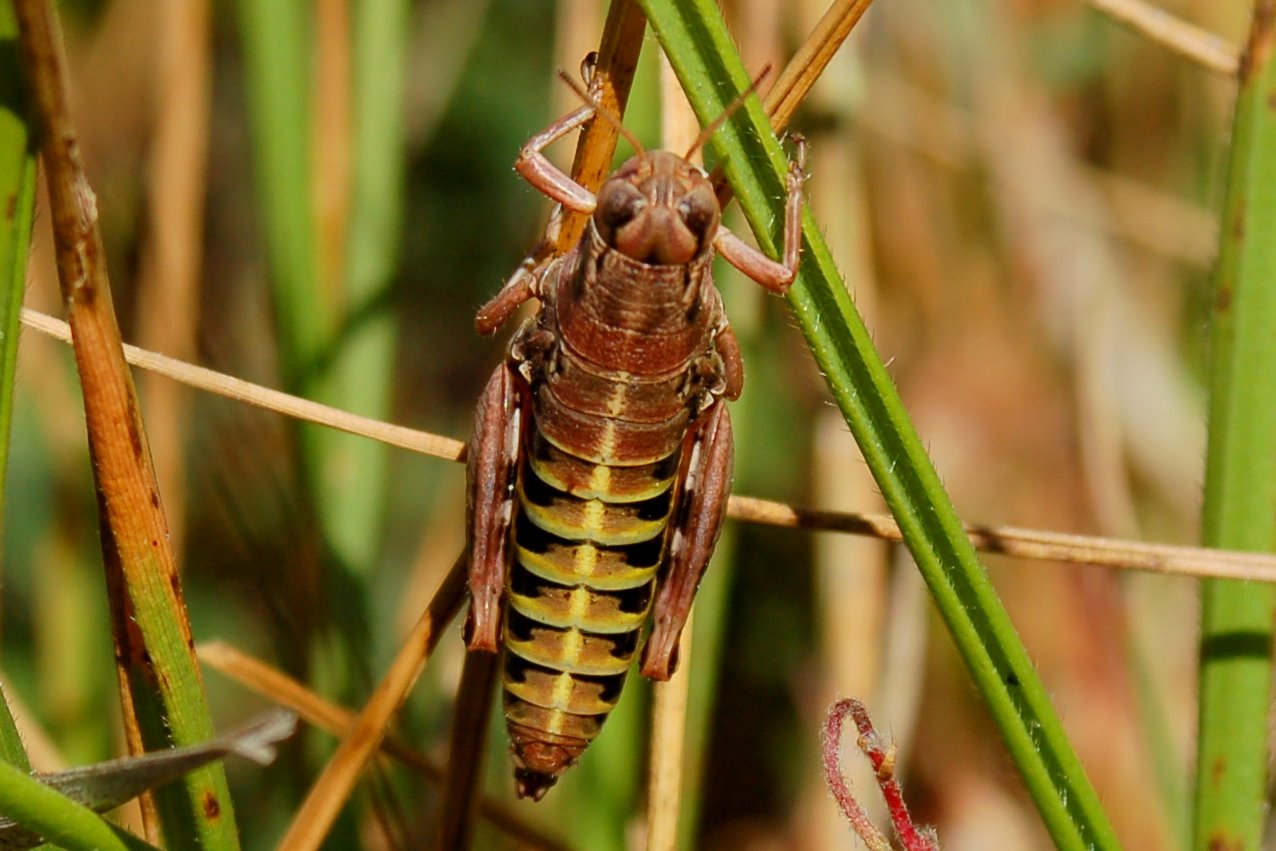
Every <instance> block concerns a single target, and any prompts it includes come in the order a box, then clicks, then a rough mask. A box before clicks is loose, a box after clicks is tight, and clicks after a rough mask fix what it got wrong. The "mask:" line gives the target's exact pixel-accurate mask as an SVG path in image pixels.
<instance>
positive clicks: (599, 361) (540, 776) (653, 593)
mask: <svg viewBox="0 0 1276 851" xmlns="http://www.w3.org/2000/svg"><path fill="white" fill-rule="evenodd" d="M591 115H592V109H591V108H589V107H586V108H584V109H582V110H578V111H577V112H576V113H573V114H572V115H570V116H568V117H567V118H565V119H563V120H561V121H559V122H557V123H556V124H555V125H552V126H551V127H550V128H549V129H548V130H546V131H545V132H544V133H542V134H540V135H539V136H537V137H536V138H534V139H533V140H532V141H531V142H530V143H529V144H528V146H527V147H526V148H525V149H524V152H523V155H522V156H521V157H520V160H519V164H518V168H519V170H520V172H522V173H523V174H524V175H525V176H526V177H527V178H528V180H529V181H530V182H532V183H533V185H535V186H537V187H538V188H541V189H542V190H543V191H545V192H546V193H547V194H549V195H550V196H551V197H554V198H556V199H557V200H559V201H560V202H562V203H564V204H565V205H567V206H570V207H572V208H573V209H580V210H582V211H583V212H592V213H593V215H592V216H591V219H590V222H589V225H588V228H587V231H586V234H585V236H584V237H583V239H582V241H581V243H580V244H579V245H578V246H577V247H576V248H575V249H574V250H573V251H572V252H570V253H568V254H567V255H565V256H563V257H560V258H556V259H552V260H549V261H545V262H543V263H539V264H528V263H525V264H524V266H523V267H521V268H520V270H519V271H518V272H516V273H515V275H514V277H513V278H511V280H510V282H509V283H508V284H507V285H506V287H505V288H504V289H503V290H502V292H501V293H500V294H499V295H498V296H497V297H496V298H495V299H494V300H493V301H492V302H491V303H489V305H487V306H485V307H484V308H483V310H482V311H481V312H480V314H479V322H478V324H479V327H480V330H481V331H491V330H495V328H496V327H498V326H499V325H500V324H501V323H502V322H503V321H504V320H505V319H506V318H507V317H508V316H509V314H510V313H511V312H512V311H513V309H514V308H515V307H516V306H517V305H518V304H520V303H521V302H522V301H525V300H526V299H527V298H529V297H532V296H535V297H537V298H538V299H540V302H541V305H540V310H539V311H538V313H537V314H536V315H535V316H534V317H533V318H532V319H530V320H528V321H527V322H526V323H525V324H524V326H523V327H522V328H521V329H520V330H519V331H518V333H517V334H516V335H515V336H514V339H513V340H512V342H511V344H510V347H509V353H508V357H507V358H506V361H505V363H503V364H502V365H501V366H500V367H498V368H497V370H496V372H495V373H494V374H493V376H492V379H491V380H490V381H489V382H488V385H487V389H486V390H485V392H484V395H483V397H482V399H481V400H480V403H479V407H478V410H477V413H476V417H475V430H474V436H473V438H472V440H471V446H470V456H469V471H468V472H469V524H468V534H469V541H470V590H471V598H472V605H471V613H470V621H469V624H468V638H467V640H468V642H469V646H470V648H471V649H473V650H488V651H495V650H496V649H497V647H498V640H497V637H498V634H500V635H501V638H502V642H501V643H503V645H504V648H505V667H504V677H503V681H504V689H505V700H504V703H505V713H506V718H507V722H508V728H509V733H510V738H511V741H512V744H513V751H514V760H515V777H516V781H517V784H518V793H519V795H520V797H523V796H531V797H533V798H536V799H539V798H540V797H541V796H542V795H543V794H544V793H545V791H546V790H547V789H548V788H549V787H550V786H551V785H552V784H553V783H554V782H555V780H556V779H557V777H558V775H559V774H561V773H562V771H564V770H565V769H566V768H568V767H569V766H570V765H572V764H573V763H574V762H575V761H576V759H577V758H578V757H579V756H580V754H581V753H582V752H583V751H584V749H585V747H586V746H587V745H588V744H589V742H590V741H592V740H593V739H594V738H595V737H596V736H597V734H598V732H599V730H600V729H601V726H602V723H603V721H604V720H605V719H606V717H607V714H608V713H609V712H610V711H611V709H612V708H613V707H614V706H615V703H616V700H617V699H618V698H619V695H620V690H621V687H622V685H623V683H624V679H625V677H626V675H627V673H628V670H629V667H630V664H631V662H632V658H633V655H634V653H635V652H636V651H637V648H638V645H639V638H640V632H641V630H642V628H643V626H644V625H646V624H647V623H648V622H649V621H650V622H651V625H652V628H651V635H650V638H649V640H648V643H647V647H646V650H645V652H644V654H643V662H642V672H643V674H644V675H646V676H649V677H652V678H655V679H667V678H668V677H669V675H670V674H671V673H672V670H673V667H674V665H675V663H676V649H677V642H678V637H679V635H680V634H681V631H682V627H683V624H684V623H685V621H686V618H687V614H688V612H689V610H690V606H691V601H692V599H693V597H694V594H695V590H696V587H697V586H698V584H699V581H700V577H701V575H702V573H703V571H704V567H705V565H706V563H707V562H708V558H709V555H710V554H711V552H712V550H713V545H714V543H715V542H716V540H717V537H718V533H719V531H720V529H721V523H722V519H723V515H724V513H725V508H726V498H727V494H728V489H729V484H730V478H731V462H732V444H731V429H730V418H729V416H728V414H727V409H726V406H725V405H724V404H723V403H722V400H723V399H734V398H736V397H737V396H738V395H739V393H740V389H741V384H742V382H743V370H742V367H741V364H740V361H739V352H738V349H737V347H736V344H735V340H734V337H733V336H732V334H731V330H730V326H729V325H728V324H727V321H726V318H725V315H724V314H723V310H722V303H721V299H720V297H719V295H718V292H717V290H716V289H715V288H714V286H713V281H712V277H711V273H710V266H711V263H712V260H713V256H714V249H715V247H716V248H717V249H718V250H719V251H721V252H722V253H723V254H724V256H725V257H726V258H727V259H728V260H730V261H731V262H732V263H734V264H735V265H737V266H740V267H741V268H743V269H744V270H745V271H746V272H747V273H749V274H751V275H752V276H753V277H754V278H755V279H758V280H759V281H760V282H763V283H764V284H767V285H768V286H771V287H772V288H774V289H777V290H782V289H783V288H784V287H786V286H787V285H788V283H789V282H790V281H791V279H792V277H793V274H794V272H795V269H796V263H797V247H796V236H795V234H796V232H797V228H798V212H799V210H800V207H799V205H800V191H801V173H800V170H799V169H796V168H795V169H792V170H791V171H790V181H789V191H790V198H789V205H788V207H789V209H788V215H787V217H786V252H785V254H786V257H785V259H786V263H784V264H781V263H776V262H775V261H772V260H770V259H768V258H766V257H765V256H763V255H761V254H759V253H758V252H757V251H756V250H755V249H752V248H749V247H748V246H747V245H745V244H744V243H742V242H740V241H739V240H738V239H736V238H735V237H734V236H733V235H731V234H730V233H729V231H726V230H725V229H723V228H720V226H719V218H720V211H719V207H718V203H717V200H716V198H715V196H714V193H713V189H712V186H711V185H710V183H709V181H708V179H707V177H706V176H705V174H704V173H703V172H702V171H701V170H700V169H698V168H697V167H695V166H694V165H692V164H691V163H689V162H687V161H686V160H685V159H683V158H681V157H678V156H676V155H674V154H670V153H667V152H660V151H657V152H649V153H647V152H642V153H640V154H639V155H638V156H635V157H634V158H632V159H630V160H629V161H628V162H626V163H625V164H624V165H622V166H621V167H620V169H618V170H617V171H616V172H615V173H614V174H613V175H612V176H611V177H610V178H609V179H608V180H607V182H606V183H605V184H604V185H603V187H602V189H601V190H600V191H599V193H598V197H597V199H594V197H593V196H592V195H590V194H589V193H588V192H586V191H585V190H584V189H583V188H582V187H579V186H578V185H576V184H575V183H574V182H572V181H571V180H570V178H568V177H567V176H566V175H564V174H562V173H561V172H559V171H557V170H556V169H554V168H553V167H552V166H550V165H549V164H548V162H547V161H546V160H544V158H543V156H542V155H541V154H540V150H541V149H542V148H543V147H544V146H545V145H547V144H549V143H550V142H551V141H553V140H554V139H556V138H559V137H560V136H562V135H564V134H566V133H567V132H569V131H570V130H572V129H575V127H578V126H579V125H580V124H581V123H583V122H584V120H586V119H588V118H589V117H590V116H591ZM653 608H654V613H653V611H652V610H653Z"/></svg>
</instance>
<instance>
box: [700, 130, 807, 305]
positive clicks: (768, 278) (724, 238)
mask: <svg viewBox="0 0 1276 851" xmlns="http://www.w3.org/2000/svg"><path fill="white" fill-rule="evenodd" d="M795 140H796V142H797V157H796V158H795V159H794V160H793V161H792V162H790V163H789V176H788V181H787V188H788V196H787V198H786V200H785V204H784V259H783V260H782V261H781V262H776V261H775V260H772V259H771V258H770V257H767V256H766V255H765V254H763V253H762V252H761V251H759V250H758V249H756V248H754V247H753V246H752V245H749V244H748V243H747V242H745V241H743V240H742V239H740V237H738V236H736V235H735V234H734V233H732V232H731V231H729V230H727V229H726V228H718V234H717V236H715V237H714V239H713V245H714V247H715V248H716V249H717V250H718V253H719V254H721V255H722V257H723V259H725V260H726V261H727V262H728V263H730V264H731V265H732V266H734V267H736V268H737V269H739V270H740V271H741V272H743V273H744V274H746V275H748V276H749V277H750V278H752V279H753V280H755V281H757V282H758V283H759V284H761V285H762V286H764V287H766V288H767V289H769V290H774V291H775V292H777V293H783V292H784V291H785V290H787V289H788V288H789V284H791V283H793V279H794V278H795V277H797V269H798V259H799V256H800V255H801V252H802V184H803V183H804V182H805V180H806V175H805V174H803V172H802V169H803V167H805V165H806V140H805V139H803V138H802V137H801V136H797V137H795Z"/></svg>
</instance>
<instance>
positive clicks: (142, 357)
mask: <svg viewBox="0 0 1276 851" xmlns="http://www.w3.org/2000/svg"><path fill="white" fill-rule="evenodd" d="M22 323H23V324H24V325H26V326H27V327H29V328H34V329H35V330H37V331H40V332H41V333H44V334H48V335H49V336H50V337H54V338H56V339H59V340H62V341H63V342H70V341H71V330H70V328H69V327H68V326H67V324H66V323H65V322H63V321H61V320H59V319H54V318H53V317H52V316H48V315H46V314H43V313H39V312H37V311H34V310H31V309H29V308H23V309H22ZM124 356H125V357H126V358H128V361H129V363H132V364H135V365H137V366H140V367H142V368H143V369H148V370H151V371H152V372H155V373H158V374H160V375H163V376H166V377H168V378H171V379H173V380H174V381H180V382H182V383H183V384H188V385H190V386H191V387H195V388H197V389H199V390H204V391H207V392H209V393H214V394H216V395H218V396H224V397H226V398H227V399H234V400H235V401H237V402H244V403H245V404H248V405H253V406H255V407H258V408H264V409H266V410H268V411H274V412H275V413H279V414H283V415H284V416H289V417H294V418H295V419H299V420H303V421H305V422H309V423H315V424H317V425H323V426H328V427H329V428H335V429H337V430H338V431H344V432H347V433H348V434H357V435H360V436H362V437H370V438H372V439H373V440H379V441H381V442H382V443H385V444H389V445H390V446H397V447H399V448H400V449H407V450H410V451H412V452H420V453H421V454H423V455H433V456H434V457H436V458H444V459H447V460H448V461H460V460H463V459H464V458H465V443H464V442H463V441H460V440H455V439H453V438H450V437H443V436H441V435H436V434H430V433H429V432H424V431H418V430H416V429H411V428H405V427H403V426H397V425H392V424H390V423H385V422H382V421H381V420H374V419H372V418H371V417H361V416H359V415H358V414H352V413H349V412H348V411H343V410H341V409H340V408H333V407H331V406H329V405H322V404H320V403H318V402H312V401H310V400H309V399H302V398H301V397H299V396H292V395H289V394H287V393H282V392H280V391H278V390H272V389H271V388H269V387H263V386H261V385H260V384H253V383H252V382H250V381H244V380H243V379H240V378H235V377H234V376H230V375H226V374H225V373H221V372H217V371H215V370H211V369H207V368H205V367H202V366H195V365H194V364H189V363H186V362H185V361H181V360H178V359H176V358H171V357H168V356H167V355H161V354H159V353H158V352H151V351H147V350H146V349H139V348H138V347H137V346H130V345H127V344H126V345H125V346H124Z"/></svg>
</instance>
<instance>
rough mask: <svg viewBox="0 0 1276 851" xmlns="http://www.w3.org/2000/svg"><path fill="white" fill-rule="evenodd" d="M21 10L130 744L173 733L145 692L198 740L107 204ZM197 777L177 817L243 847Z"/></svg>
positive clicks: (48, 27)
mask: <svg viewBox="0 0 1276 851" xmlns="http://www.w3.org/2000/svg"><path fill="white" fill-rule="evenodd" d="M14 10H15V12H16V13H17V19H18V25H19V30H20V33H21V50H22V59H23V64H24V67H25V68H26V71H27V80H28V83H29V85H30V87H31V94H32V98H31V100H32V103H33V106H34V113H35V115H36V117H37V124H38V127H39V131H40V135H41V146H42V148H41V150H42V154H43V159H44V170H45V181H46V184H47V186H48V192H49V209H50V218H51V221H52V225H53V233H54V242H55V248H56V255H57V267H58V279H59V282H60V284H61V289H62V297H63V300H64V302H65V307H66V311H67V315H68V317H69V319H70V327H71V329H72V330H73V332H74V334H73V336H74V349H75V358H76V365H77V368H78V370H79V375H80V386H81V389H82V391H83V395H84V415H85V424H86V427H87V430H88V442H89V455H90V458H91V460H92V465H93V474H94V483H95V485H96V488H97V497H98V511H99V515H100V524H101V536H102V553H103V562H104V567H105V570H106V584H107V592H108V596H109V600H110V608H111V618H112V625H113V630H112V632H113V639H114V642H115V652H116V660H117V665H118V674H119V677H120V692H121V700H122V702H123V704H124V709H125V712H124V715H125V724H126V730H127V738H128V742H129V748H130V750H131V751H132V752H133V753H140V752H142V751H144V750H145V749H146V747H145V744H144V739H145V740H147V741H150V742H151V743H152V745H153V746H160V745H162V744H166V742H165V741H163V740H164V739H165V738H167V736H165V734H164V733H163V731H162V730H158V729H146V730H144V729H142V727H141V726H139V724H138V721H137V715H136V714H135V712H134V709H135V704H136V703H137V702H145V703H147V704H150V703H152V702H154V701H156V700H158V701H159V703H160V704H161V707H162V708H161V707H150V708H148V709H147V712H148V714H150V713H153V712H155V711H156V710H158V711H160V712H161V713H162V716H163V720H164V722H165V723H166V725H167V727H168V728H169V730H170V731H171V735H172V739H173V740H174V741H175V742H176V743H177V744H194V743H196V742H199V741H203V740H206V739H209V738H212V736H213V727H212V720H211V718H210V716H209V713H208V707H207V703H206V701H205V698H204V690H203V681H202V680H201V679H200V674H199V666H198V664H197V663H196V660H195V655H194V651H193V643H192V640H191V631H190V623H189V621H188V619H187V616H186V607H185V602H184V600H183V598H182V595H181V584H180V581H179V579H178V574H177V563H176V558H175V556H174V553H173V549H172V545H171V542H170V540H169V537H168V523H167V521H166V519H165V517H164V510H163V507H162V504H161V502H160V494H159V488H158V484H157V482H156V478H155V470H154V468H153V466H152V463H151V454H150V449H149V446H148V444H147V439H146V432H145V429H144V427H143V425H142V419H141V415H140V414H139V412H138V405H137V395H136V392H135V390H134V387H133V380H132V376H131V375H130V373H129V369H128V366H127V364H126V362H125V359H124V354H123V351H122V348H121V342H120V331H119V326H118V325H117V324H116V319H115V311H114V308H113V306H112V302H111V290H110V282H109V280H108V278H107V272H106V258H105V255H104V251H103V248H102V237H101V233H100V231H99V229H98V221H97V202H96V198H95V196H94V194H93V190H92V189H91V188H90V187H89V184H88V179H87V178H86V177H85V174H84V170H83V166H82V164H81V162H80V152H79V143H78V140H77V134H76V131H75V127H74V124H73V123H72V120H71V113H70V106H69V98H68V93H67V71H66V58H65V56H64V54H63V50H62V37H61V30H60V27H59V25H58V21H57V18H56V16H55V14H54V12H53V9H52V7H51V5H50V4H49V3H48V2H47V0H18V2H16V3H15V4H14ZM136 708H138V709H140V708H141V707H136ZM185 786H186V792H187V797H186V798H185V799H179V798H178V796H177V794H175V793H170V794H169V795H168V796H167V801H168V803H169V804H171V805H172V808H173V814H174V816H176V817H178V818H180V820H181V822H183V823H185V824H186V825H187V826H186V829H188V830H193V831H194V832H195V833H196V834H198V836H199V838H200V840H201V842H202V843H203V844H204V845H206V846H207V847H216V848H233V847H237V845H238V843H237V840H236V831H235V824H234V816H233V811H232V808H231V801H230V797H229V795H228V793H227V789H226V779H225V774H224V773H223V771H222V769H221V767H220V765H217V766H211V767H208V768H205V769H201V770H200V771H198V772H195V773H192V774H191V775H190V776H189V777H188V778H187V780H186V782H185ZM169 828H170V830H176V831H179V832H177V833H175V834H171V836H170V838H173V837H180V836H182V832H180V831H181V830H182V829H183V825H180V824H172V825H169ZM147 833H148V837H149V838H151V839H156V838H157V833H158V826H157V825H156V824H155V820H154V818H151V819H149V820H148V824H147ZM190 838H191V839H192V840H193V839H194V836H191V837H190Z"/></svg>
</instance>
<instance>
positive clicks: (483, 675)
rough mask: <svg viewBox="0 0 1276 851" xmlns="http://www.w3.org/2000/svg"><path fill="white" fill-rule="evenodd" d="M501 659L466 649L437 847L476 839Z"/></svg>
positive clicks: (458, 846)
mask: <svg viewBox="0 0 1276 851" xmlns="http://www.w3.org/2000/svg"><path fill="white" fill-rule="evenodd" d="M465 563H466V564H468V560H465ZM499 659H500V656H499V655H498V654H496V653H466V654H465V665H464V667H463V668H462V669H461V684H460V685H459V686H458V687H457V690H456V700H455V702H454V705H453V707H452V741H451V742H449V744H448V754H447V781H446V783H445V784H444V787H443V809H442V812H441V817H440V819H439V841H438V844H437V846H436V847H438V848H456V849H463V848H469V847H470V845H471V843H472V842H473V841H474V815H475V811H476V806H475V805H476V804H477V802H478V798H479V793H478V786H479V782H480V781H481V780H482V775H483V764H484V759H483V750H484V748H485V747H486V746H487V730H488V726H489V725H488V723H487V719H488V718H489V717H491V714H492V698H493V697H494V696H495V693H496V673H497V671H498V670H499V669H498V660H499Z"/></svg>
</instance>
